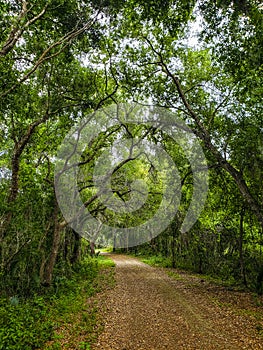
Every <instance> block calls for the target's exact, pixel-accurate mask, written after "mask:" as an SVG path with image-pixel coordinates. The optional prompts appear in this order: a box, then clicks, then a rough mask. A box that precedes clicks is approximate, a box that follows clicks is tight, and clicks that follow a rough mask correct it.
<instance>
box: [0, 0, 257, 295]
mask: <svg viewBox="0 0 263 350" xmlns="http://www.w3.org/2000/svg"><path fill="white" fill-rule="evenodd" d="M262 17H263V10H262V6H261V5H260V2H259V1H256V0H248V1H245V0H244V1H241V2H240V1H231V0H222V1H210V0H203V1H184V0H183V1H177V0H174V1H169V0H166V1H159V0H156V1H141V0H133V1H111V0H109V1H108V0H107V1H106V0H105V1H103V0H102V1H95V0H94V1H90V2H84V1H78V0H49V1H26V0H21V1H11V0H10V1H0V28H1V33H2V35H1V38H0V70H1V81H0V99H1V100H0V125H1V131H0V140H1V146H2V147H1V152H0V165H1V172H0V179H1V208H0V209H1V221H0V241H1V269H2V270H1V271H2V273H1V278H2V282H3V285H4V284H5V285H6V286H7V288H9V287H10V289H9V290H11V291H12V292H14V293H16V292H21V293H26V292H27V291H28V290H30V289H31V288H32V286H33V289H34V288H41V286H43V285H50V284H51V282H52V276H53V273H54V271H55V270H56V269H55V267H56V266H58V270H57V272H56V273H60V272H61V271H64V270H63V269H61V270H59V266H62V265H70V264H71V262H72V261H74V260H77V259H79V254H80V251H81V245H80V243H79V241H80V237H79V236H78V233H76V232H72V231H70V230H69V228H68V227H67V224H68V223H67V222H66V221H65V220H64V219H63V216H62V214H61V212H60V208H59V207H58V203H57V200H56V196H55V192H54V164H55V159H56V154H57V150H58V147H59V145H60V144H61V143H62V140H63V139H64V137H65V135H66V134H67V133H68V132H69V130H70V128H71V127H72V126H74V125H75V124H76V123H77V122H79V121H81V120H84V119H85V118H86V117H90V115H92V113H93V112H94V111H97V110H99V109H100V108H101V107H104V106H107V105H110V104H115V105H116V104H118V103H122V102H138V103H140V104H143V105H154V106H156V107H158V106H159V107H163V108H165V109H166V110H168V111H172V112H173V113H174V114H175V115H176V116H178V117H179V118H181V119H182V120H183V121H184V123H185V125H187V127H189V128H190V129H191V131H192V132H193V133H194V135H195V136H196V137H197V138H198V140H199V141H200V144H201V145H202V147H203V151H204V153H205V156H206V159H207V163H208V164H207V166H208V169H209V177H210V188H209V195H208V200H207V203H206V207H205V211H204V212H203V214H201V215H200V218H199V220H198V222H197V223H196V226H194V227H193V228H192V229H191V230H190V231H189V232H188V233H182V232H180V230H179V228H180V226H181V223H182V222H183V217H184V216H185V215H186V214H187V211H188V209H189V206H190V204H191V198H192V196H193V181H194V172H193V170H192V169H190V166H189V161H187V159H186V158H187V155H186V154H184V152H182V150H180V149H179V148H178V145H177V144H176V142H174V141H173V140H172V139H171V138H169V137H168V136H167V135H165V133H164V132H161V131H158V130H152V129H151V130H150V129H147V128H145V126H140V127H138V128H136V127H131V126H129V125H122V126H121V127H120V129H110V130H108V131H107V130H106V131H105V130H104V131H103V132H102V133H101V134H100V135H99V136H98V137H97V139H95V140H94V143H93V144H92V145H90V147H88V148H87V149H86V150H85V152H84V153H83V159H84V162H85V166H84V164H82V165H80V174H81V175H80V178H79V186H88V185H89V182H91V187H87V188H88V189H87V188H86V189H85V191H84V190H83V192H82V190H81V189H79V190H80V192H82V197H83V200H84V201H86V202H88V201H89V198H90V197H92V196H93V195H94V193H93V192H94V191H95V188H96V186H95V187H94V184H92V177H91V176H90V171H91V170H92V169H93V166H94V162H95V161H96V160H97V159H99V156H100V154H101V152H103V150H104V149H107V148H110V147H112V145H113V144H114V142H115V141H116V140H118V139H119V138H124V139H125V138H127V139H129V138H134V137H135V136H136V137H137V138H139V139H140V138H143V137H144V136H143V135H144V133H146V134H147V137H148V138H150V139H151V141H152V142H154V143H155V144H156V145H161V147H163V148H164V149H165V151H167V152H168V154H169V155H170V157H171V159H173V160H174V161H175V163H176V164H178V168H179V173H180V177H181V192H182V193H181V202H180V207H179V211H178V213H177V214H176V216H175V218H174V221H173V222H172V223H171V225H170V226H169V228H167V230H165V232H163V233H162V234H161V235H160V236H158V237H157V238H154V239H153V240H152V242H151V247H152V246H155V247H158V249H159V251H160V252H162V253H164V254H166V255H169V254H170V255H171V256H172V258H173V260H174V263H175V261H176V256H178V261H180V263H182V264H183V263H185V265H191V266H192V267H193V268H195V267H196V266H197V265H198V266H199V267H200V266H201V269H206V271H208V272H210V271H214V270H215V264H214V263H213V262H212V255H211V254H210V252H212V251H214V252H215V256H216V257H217V259H218V260H217V261H219V260H220V259H222V261H223V263H222V266H223V267H222V273H224V271H226V270H227V271H230V272H229V274H232V275H233V276H235V278H240V276H241V275H242V276H241V278H243V280H245V281H247V278H245V277H246V275H247V274H248V275H249V276H250V277H249V278H248V279H249V281H250V284H251V285H253V286H255V285H256V282H255V280H256V279H257V276H260V273H261V268H260V266H261V264H262V252H261V251H262V230H263V212H262V196H263V189H262V165H263V152H262V150H263V137H262V128H263V125H262V123H263V118H262V99H261V96H262V35H261V33H262V23H263V18H262ZM195 21H197V22H198V23H201V27H200V28H198V33H197V34H196V35H198V39H199V42H200V46H198V47H197V46H194V45H192V44H191V37H192V36H193V33H191V28H193V23H194V22H195ZM105 164H106V163H105ZM145 164H146V161H145V160H138V159H137V160H134V161H133V162H130V164H126V165H125V166H124V167H120V168H118V169H116V171H115V172H114V176H113V179H112V184H111V186H112V188H113V190H114V191H115V194H114V195H115V196H119V197H122V200H123V201H124V202H125V201H127V202H128V201H129V200H130V199H131V198H130V194H129V191H130V189H131V188H130V184H131V183H132V177H135V178H136V175H138V176H139V178H142V177H143V174H144V173H145V172H149V183H148V185H149V189H150V190H149V191H150V192H151V193H150V196H149V198H148V202H147V204H146V205H145V207H144V212H143V214H142V215H141V217H140V220H141V221H147V218H148V217H149V216H150V215H151V214H152V212H153V211H154V210H155V209H156V208H157V207H158V205H159V203H160V198H159V196H160V193H159V192H160V191H159V190H161V189H162V185H161V184H162V181H161V180H160V178H159V179H158V176H157V177H156V174H155V171H156V169H155V167H154V166H153V167H150V168H148V167H147V166H146V165H145ZM155 181H156V182H155ZM92 186H93V187H92ZM96 200H97V201H96V203H91V202H90V203H89V209H90V210H91V211H92V210H94V211H95V212H96V213H95V216H96V215H99V216H101V215H102V213H104V214H105V215H104V219H103V220H106V219H107V220H108V221H109V222H112V221H114V214H113V213H112V212H110V211H109V210H108V211H107V209H105V208H104V207H103V206H101V203H100V201H99V199H98V198H97V199H96ZM95 204H96V205H95ZM87 207H88V206H87ZM154 208H155V209H154ZM118 218H119V219H120V220H119V221H121V223H120V222H119V223H118V224H117V225H119V226H121V225H124V224H127V223H130V224H131V225H136V223H137V224H138V220H137V219H135V217H134V215H133V214H132V213H129V215H128V216H127V217H125V216H124V217H121V218H120V217H118ZM136 220H137V221H136ZM140 220H139V221H140ZM68 231H69V232H68ZM66 236H67V239H66ZM68 237H69V238H68ZM111 243H112V244H113V242H111ZM211 246H213V249H212V250H211V249H210V248H211ZM65 252H66V253H65ZM187 252H191V254H189V255H188V258H186V255H187ZM196 252H197V253H196ZM196 256H198V258H199V262H198V263H197V261H196V260H195V259H196ZM39 257H40V258H39ZM245 259H246V263H247V264H248V267H247V271H246V269H245V268H244V264H245V262H244V260H245ZM200 261H201V262H202V263H200ZM200 264H201V265H200ZM59 271H60V272H59ZM61 273H62V272H61ZM28 276H34V277H33V278H32V279H30V278H28ZM14 281H18V283H16V282H14ZM260 283H261V282H260Z"/></svg>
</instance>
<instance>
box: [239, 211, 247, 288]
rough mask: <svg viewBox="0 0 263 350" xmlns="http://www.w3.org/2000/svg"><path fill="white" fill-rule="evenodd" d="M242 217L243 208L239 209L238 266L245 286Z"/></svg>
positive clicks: (243, 213)
mask: <svg viewBox="0 0 263 350" xmlns="http://www.w3.org/2000/svg"><path fill="white" fill-rule="evenodd" d="M244 216H245V209H244V207H243V208H242V209H241V213H240V221H239V264H240V272H241V277H242V280H243V283H244V285H245V286H247V278H246V270H245V265H244V255H243V239H244V225H243V223H244Z"/></svg>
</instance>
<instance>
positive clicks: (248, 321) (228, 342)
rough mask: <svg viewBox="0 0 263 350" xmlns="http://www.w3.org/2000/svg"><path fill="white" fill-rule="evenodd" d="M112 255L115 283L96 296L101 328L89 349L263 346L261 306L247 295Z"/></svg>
mask: <svg viewBox="0 0 263 350" xmlns="http://www.w3.org/2000/svg"><path fill="white" fill-rule="evenodd" d="M110 257H111V258H112V259H113V260H114V261H115V263H116V286H115V288H113V289H112V290H110V291H107V292H105V293H102V294H101V295H100V296H99V304H100V309H101V312H102V316H103V318H102V320H101V322H102V325H104V331H103V333H101V335H100V337H99V339H98V342H97V344H96V345H94V346H93V347H92V349H93V350H162V349H166V350H180V349H181V350H186V349H191V350H194V349H198V350H210V349H211V350H213V349H229V350H240V349H251V350H258V349H263V335H262V329H263V328H262V326H263V325H262V314H263V309H262V306H260V305H258V306H257V305H256V302H255V300H253V297H252V296H251V295H250V294H248V293H242V292H237V291H228V290H227V289H225V288H223V287H219V286H215V285H213V284H211V283H208V282H206V281H203V280H201V279H200V278H198V277H196V276H191V275H189V274H185V273H180V272H178V271H177V273H176V274H174V273H171V276H173V277H169V276H168V275H167V272H165V271H164V270H163V269H160V268H153V267H150V266H148V265H146V264H143V263H142V262H140V261H138V260H137V259H135V258H131V257H128V256H124V255H111V256H110ZM166 271H167V270H166ZM261 305H262V304H261ZM260 333H261V334H260Z"/></svg>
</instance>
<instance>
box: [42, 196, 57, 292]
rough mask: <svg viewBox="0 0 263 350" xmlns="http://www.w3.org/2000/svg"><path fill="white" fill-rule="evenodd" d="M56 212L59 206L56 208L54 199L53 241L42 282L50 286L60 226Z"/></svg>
mask: <svg viewBox="0 0 263 350" xmlns="http://www.w3.org/2000/svg"><path fill="white" fill-rule="evenodd" d="M58 213H59V208H58V204H57V201H56V200H55V209H54V231H53V241H52V247H51V252H50V256H49V259H48V261H47V264H46V267H45V272H44V281H43V282H42V284H43V285H44V286H50V285H51V283H52V277H53V271H54V267H55V264H56V260H57V256H58V251H59V245H60V238H61V227H60V225H59V222H58Z"/></svg>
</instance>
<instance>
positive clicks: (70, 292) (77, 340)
mask: <svg viewBox="0 0 263 350" xmlns="http://www.w3.org/2000/svg"><path fill="white" fill-rule="evenodd" d="M112 267H114V263H113V262H112V260H110V259H109V258H107V257H105V256H99V257H98V258H90V257H86V258H84V259H83V260H82V261H81V262H80V263H79V264H77V265H76V266H75V268H74V270H72V271H71V272H70V276H68V277H67V278H66V277H64V276H59V275H57V276H56V278H55V282H54V286H53V288H52V289H49V290H48V291H47V292H45V291H44V290H43V291H42V293H39V294H38V295H34V296H31V297H30V298H28V299H26V298H20V297H17V296H13V297H9V298H8V297H6V298H1V299H0V349H1V350H7V349H8V350H21V349H23V350H32V349H43V350H60V349H70V348H72V347H74V349H79V350H86V349H89V346H90V343H91V342H94V341H95V340H96V337H97V335H98V332H99V331H100V330H99V329H96V324H97V305H96V297H94V296H96V293H98V292H101V291H102V290H103V289H104V288H105V287H107V288H109V287H111V286H113V285H114V273H113V269H112ZM65 333H66V336H65Z"/></svg>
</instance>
